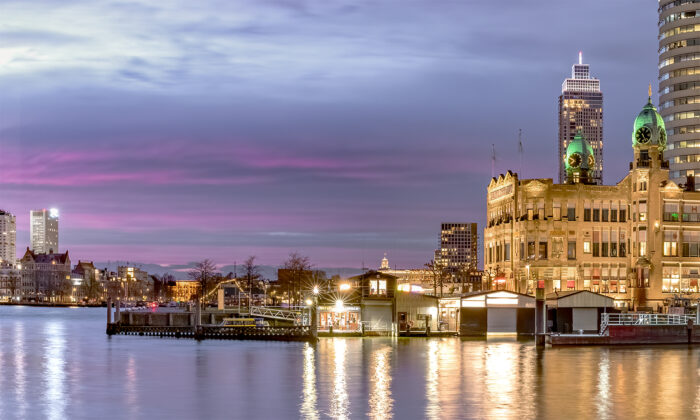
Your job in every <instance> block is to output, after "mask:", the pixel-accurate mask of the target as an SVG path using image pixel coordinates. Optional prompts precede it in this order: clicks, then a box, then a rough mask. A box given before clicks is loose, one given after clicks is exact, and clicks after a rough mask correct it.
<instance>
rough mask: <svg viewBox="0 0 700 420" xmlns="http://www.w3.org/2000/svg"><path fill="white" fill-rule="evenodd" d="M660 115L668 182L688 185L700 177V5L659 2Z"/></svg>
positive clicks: (681, 0)
mask: <svg viewBox="0 0 700 420" xmlns="http://www.w3.org/2000/svg"><path fill="white" fill-rule="evenodd" d="M659 113H660V114H661V116H662V117H663V119H664V121H665V123H666V131H667V135H668V148H667V150H666V151H665V152H664V155H665V158H666V159H668V161H669V170H670V171H671V173H670V175H669V178H670V179H671V180H672V181H674V182H675V183H676V184H686V183H687V181H688V178H687V177H688V176H689V175H692V176H693V177H696V176H697V175H698V174H700V2H695V1H692V0H671V1H669V0H660V1H659ZM695 187H696V189H697V188H698V183H697V182H695Z"/></svg>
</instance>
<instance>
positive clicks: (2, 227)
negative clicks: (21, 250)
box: [0, 209, 17, 265]
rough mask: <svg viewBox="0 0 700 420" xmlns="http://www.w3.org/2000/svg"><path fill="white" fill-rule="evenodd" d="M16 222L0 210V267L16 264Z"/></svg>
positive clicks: (9, 214)
mask: <svg viewBox="0 0 700 420" xmlns="http://www.w3.org/2000/svg"><path fill="white" fill-rule="evenodd" d="M16 241H17V221H16V219H15V215H14V214H12V213H10V212H8V211H5V210H2V209H0V265H3V264H5V265H15V263H16V262H17V242H16Z"/></svg>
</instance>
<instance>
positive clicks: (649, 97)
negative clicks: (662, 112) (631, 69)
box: [649, 83, 651, 99]
mask: <svg viewBox="0 0 700 420" xmlns="http://www.w3.org/2000/svg"><path fill="white" fill-rule="evenodd" d="M649 99H651V83H649Z"/></svg>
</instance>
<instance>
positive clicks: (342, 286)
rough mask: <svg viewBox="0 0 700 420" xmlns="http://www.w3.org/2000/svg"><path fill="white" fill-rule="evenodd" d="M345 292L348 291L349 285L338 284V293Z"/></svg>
mask: <svg viewBox="0 0 700 420" xmlns="http://www.w3.org/2000/svg"><path fill="white" fill-rule="evenodd" d="M346 290H350V284H349V283H341V284H340V291H341V292H344V291H346Z"/></svg>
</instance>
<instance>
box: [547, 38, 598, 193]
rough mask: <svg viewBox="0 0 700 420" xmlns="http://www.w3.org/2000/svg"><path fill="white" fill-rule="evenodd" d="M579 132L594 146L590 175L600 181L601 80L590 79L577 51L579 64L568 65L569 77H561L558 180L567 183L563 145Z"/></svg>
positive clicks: (564, 146) (586, 65)
mask: <svg viewBox="0 0 700 420" xmlns="http://www.w3.org/2000/svg"><path fill="white" fill-rule="evenodd" d="M579 130H580V131H581V134H582V136H583V137H584V138H586V140H588V142H589V143H590V145H591V147H592V148H593V156H594V159H595V167H593V168H591V172H590V174H589V175H590V178H591V180H592V182H593V183H595V184H602V183H603V93H602V92H601V91H600V80H598V79H595V78H592V77H591V74H590V70H589V67H588V64H583V53H582V52H580V51H579V53H578V64H574V65H573V66H572V67H571V77H570V78H567V79H565V80H564V83H562V86H561V95H560V96H559V141H558V143H559V144H558V147H557V161H558V162H559V183H564V182H566V162H564V158H565V154H566V148H567V147H568V146H569V143H571V142H572V141H573V140H574V137H575V136H576V133H577V132H578V131H579Z"/></svg>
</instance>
